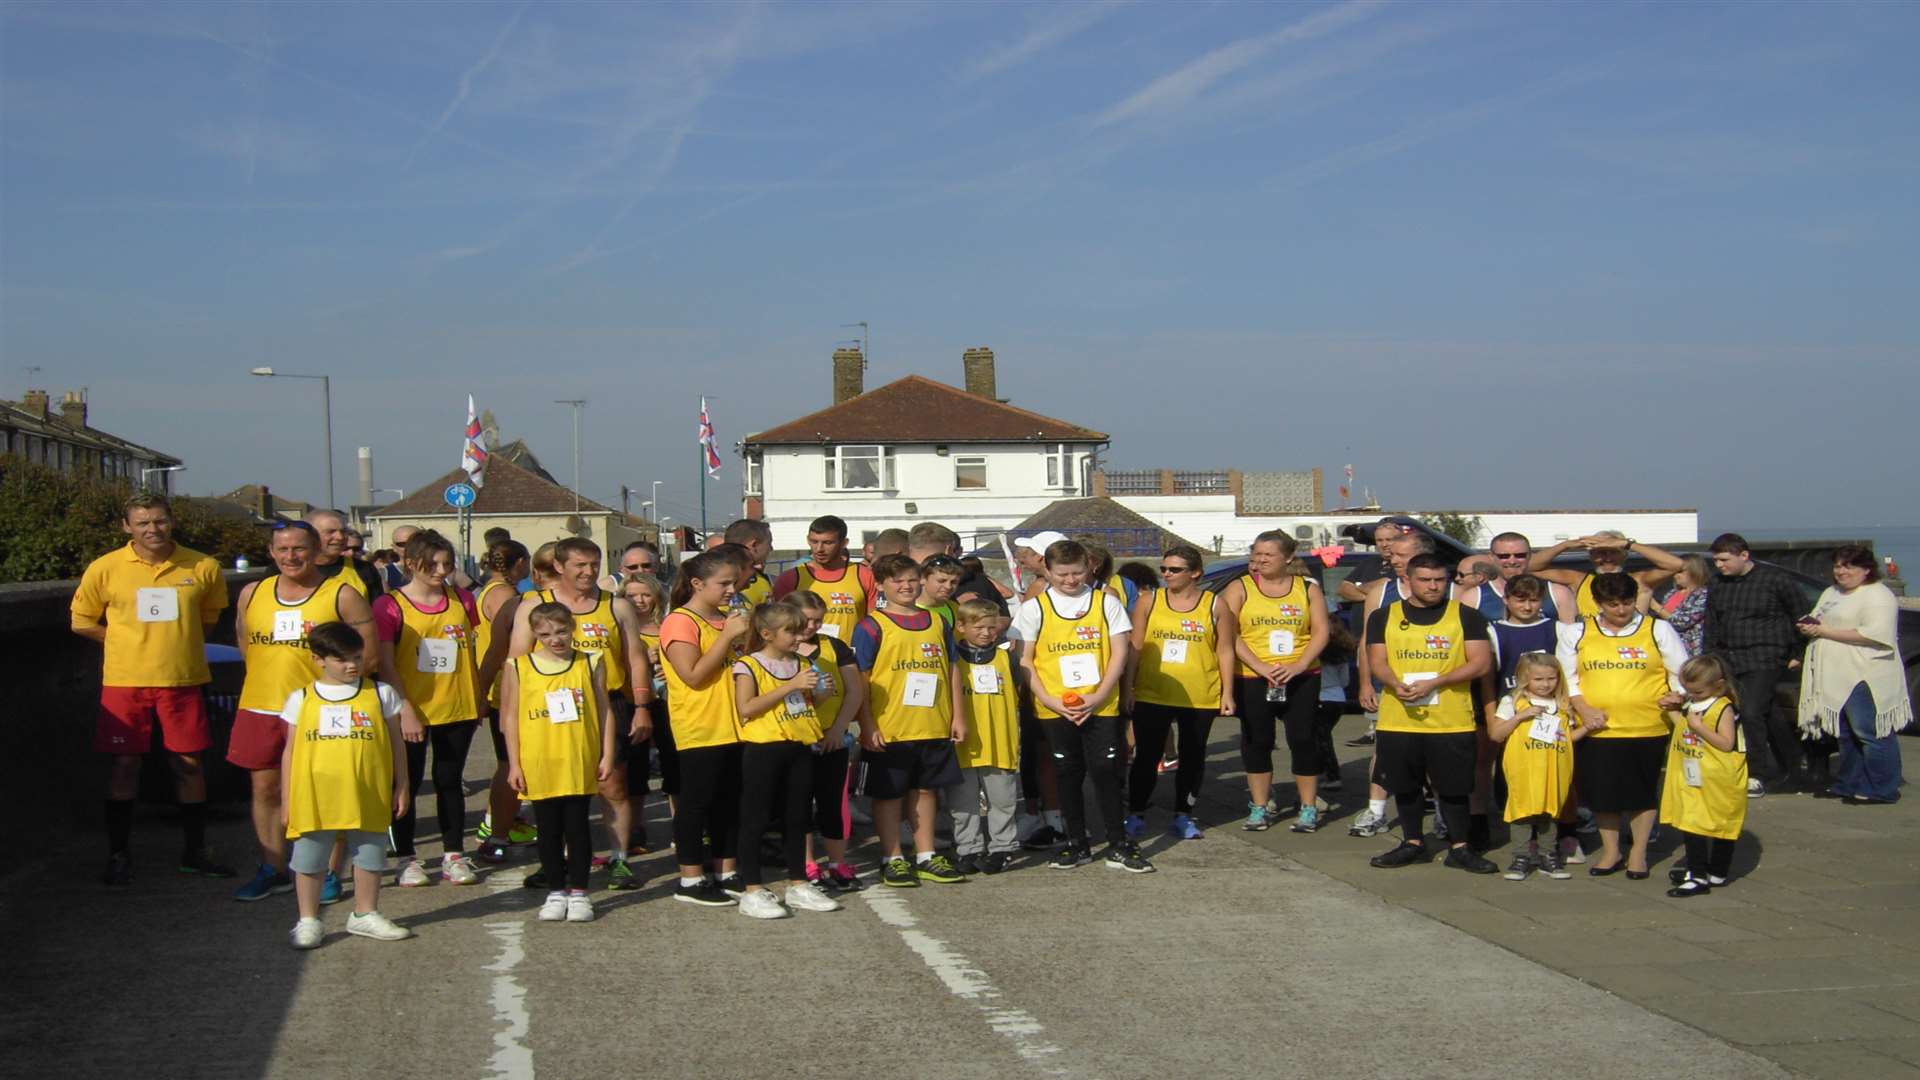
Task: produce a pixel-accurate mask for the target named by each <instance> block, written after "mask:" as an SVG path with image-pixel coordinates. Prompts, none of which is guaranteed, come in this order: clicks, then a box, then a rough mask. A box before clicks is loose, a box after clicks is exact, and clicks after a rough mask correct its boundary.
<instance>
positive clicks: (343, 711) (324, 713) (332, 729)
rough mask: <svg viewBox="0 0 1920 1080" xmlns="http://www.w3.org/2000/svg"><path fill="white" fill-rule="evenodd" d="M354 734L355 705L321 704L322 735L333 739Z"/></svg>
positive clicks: (324, 737)
mask: <svg viewBox="0 0 1920 1080" xmlns="http://www.w3.org/2000/svg"><path fill="white" fill-rule="evenodd" d="M351 734H353V706H352V705H349V704H340V705H324V704H323V705H321V706H320V737H321V738H323V739H332V738H337V737H342V736H346V735H351Z"/></svg>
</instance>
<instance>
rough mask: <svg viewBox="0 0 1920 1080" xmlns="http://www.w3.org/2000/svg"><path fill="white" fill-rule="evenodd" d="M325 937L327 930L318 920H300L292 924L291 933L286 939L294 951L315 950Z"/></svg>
mask: <svg viewBox="0 0 1920 1080" xmlns="http://www.w3.org/2000/svg"><path fill="white" fill-rule="evenodd" d="M326 936H327V928H326V927H325V926H323V925H321V923H320V920H319V919H301V920H300V921H299V922H297V923H294V924H293V933H291V934H288V935H287V938H288V940H289V942H290V943H291V944H292V945H293V947H294V948H296V949H317V948H319V947H320V942H321V941H322V940H324V939H325V938H326Z"/></svg>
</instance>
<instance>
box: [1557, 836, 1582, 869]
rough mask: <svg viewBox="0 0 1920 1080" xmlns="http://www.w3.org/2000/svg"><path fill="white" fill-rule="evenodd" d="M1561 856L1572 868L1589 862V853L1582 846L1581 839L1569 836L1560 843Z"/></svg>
mask: <svg viewBox="0 0 1920 1080" xmlns="http://www.w3.org/2000/svg"><path fill="white" fill-rule="evenodd" d="M1559 848H1560V851H1559V855H1560V857H1561V858H1562V859H1565V860H1566V861H1567V863H1568V864H1569V865H1571V866H1579V865H1580V864H1581V863H1584V862H1586V861H1587V851H1586V849H1585V848H1583V847H1581V846H1580V838H1579V837H1577V836H1569V837H1566V838H1564V839H1562V840H1561V841H1560V844H1559Z"/></svg>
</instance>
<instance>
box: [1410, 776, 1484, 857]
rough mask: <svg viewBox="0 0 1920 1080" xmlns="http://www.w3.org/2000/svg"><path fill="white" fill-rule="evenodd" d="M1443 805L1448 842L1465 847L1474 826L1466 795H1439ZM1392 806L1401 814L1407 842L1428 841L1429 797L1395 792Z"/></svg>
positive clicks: (1413, 793) (1419, 792)
mask: <svg viewBox="0 0 1920 1080" xmlns="http://www.w3.org/2000/svg"><path fill="white" fill-rule="evenodd" d="M1435 798H1436V799H1438V800H1439V802H1440V820H1441V821H1444V822H1446V824H1447V842H1448V843H1450V844H1464V843H1466V842H1467V830H1468V829H1469V828H1470V827H1472V824H1473V823H1472V821H1471V820H1470V819H1471V815H1470V814H1468V813H1467V797H1466V796H1465V795H1437V796H1435ZM1393 804H1394V806H1395V807H1396V808H1398V809H1399V811H1400V835H1401V836H1403V837H1405V838H1406V839H1408V840H1423V839H1425V833H1424V831H1423V830H1424V829H1425V827H1426V823H1427V799H1426V794H1425V793H1424V792H1422V791H1420V790H1419V789H1417V788H1416V789H1415V790H1413V791H1412V792H1408V793H1396V794H1395V795H1394V797H1393Z"/></svg>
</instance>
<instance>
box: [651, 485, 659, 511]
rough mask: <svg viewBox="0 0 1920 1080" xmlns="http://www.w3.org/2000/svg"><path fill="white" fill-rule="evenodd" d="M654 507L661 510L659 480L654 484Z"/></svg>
mask: <svg viewBox="0 0 1920 1080" xmlns="http://www.w3.org/2000/svg"><path fill="white" fill-rule="evenodd" d="M652 505H653V508H654V509H655V510H658V509H660V481H658V480H655V481H654V482H653V504H652Z"/></svg>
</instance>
